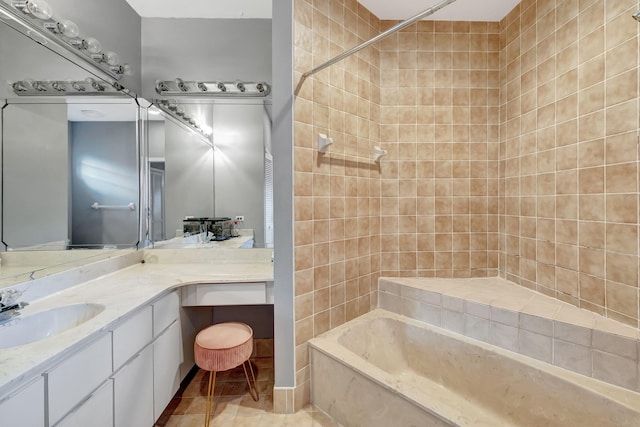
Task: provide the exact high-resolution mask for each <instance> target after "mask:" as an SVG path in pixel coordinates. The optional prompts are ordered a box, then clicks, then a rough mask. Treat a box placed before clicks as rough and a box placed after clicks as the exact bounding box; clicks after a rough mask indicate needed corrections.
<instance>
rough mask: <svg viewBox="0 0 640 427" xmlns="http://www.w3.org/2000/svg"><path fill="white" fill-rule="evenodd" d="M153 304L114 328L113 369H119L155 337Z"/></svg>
mask: <svg viewBox="0 0 640 427" xmlns="http://www.w3.org/2000/svg"><path fill="white" fill-rule="evenodd" d="M152 325H153V316H152V309H151V306H147V307H145V308H143V309H141V310H140V311H139V312H138V313H136V314H135V315H133V317H130V318H129V319H127V320H126V321H124V322H123V323H122V324H120V325H119V326H118V327H116V328H115V329H114V330H113V370H114V371H117V370H118V369H120V367H121V366H122V365H123V364H124V363H125V362H126V361H127V360H129V359H131V357H133V355H134V354H136V353H137V352H139V351H140V350H141V349H142V348H144V346H146V345H147V344H149V343H150V342H151V340H152V339H153V331H152V330H151V328H152Z"/></svg>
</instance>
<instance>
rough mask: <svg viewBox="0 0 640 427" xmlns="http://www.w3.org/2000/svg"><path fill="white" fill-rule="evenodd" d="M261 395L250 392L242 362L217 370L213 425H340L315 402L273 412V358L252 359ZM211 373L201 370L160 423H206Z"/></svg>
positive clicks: (172, 426) (164, 426) (168, 426)
mask: <svg viewBox="0 0 640 427" xmlns="http://www.w3.org/2000/svg"><path fill="white" fill-rule="evenodd" d="M251 362H252V364H253V369H254V373H255V375H256V379H257V383H258V384H257V386H258V390H259V392H260V399H259V400H258V401H257V402H256V401H254V400H253V398H252V397H251V396H250V394H249V389H248V387H247V381H246V379H245V376H244V370H243V369H242V366H239V367H237V368H234V369H231V370H228V371H223V372H218V373H216V387H215V396H214V401H213V417H212V419H211V426H212V427H218V426H223V427H245V426H248V427H280V426H282V427H338V426H339V425H338V424H337V423H336V422H335V421H333V420H332V419H331V418H330V417H328V416H327V415H325V414H324V413H322V412H320V411H318V410H317V409H315V408H314V407H313V406H312V405H307V406H305V407H304V408H303V409H302V410H301V411H299V412H298V413H296V414H287V415H284V414H274V413H273V384H274V381H275V378H274V369H273V358H272V357H265V358H256V359H252V361H251ZM208 381H209V373H208V372H207V371H203V370H198V371H197V372H196V374H195V375H194V377H193V378H192V379H191V381H190V383H189V384H188V385H186V386H183V388H181V389H180V390H179V391H178V393H177V394H176V397H175V398H174V399H173V400H172V401H171V404H170V405H169V406H168V407H167V409H166V410H165V413H163V414H162V416H161V417H160V419H159V420H158V423H156V426H157V427H202V426H203V425H204V413H205V410H206V396H207V384H208Z"/></svg>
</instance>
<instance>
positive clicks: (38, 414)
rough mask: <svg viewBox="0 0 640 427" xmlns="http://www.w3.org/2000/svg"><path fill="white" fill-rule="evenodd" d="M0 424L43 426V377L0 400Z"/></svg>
mask: <svg viewBox="0 0 640 427" xmlns="http://www.w3.org/2000/svg"><path fill="white" fill-rule="evenodd" d="M0 425H2V426H5V425H6V426H11V427H44V377H38V378H37V379H36V380H35V381H33V382H31V383H30V384H28V385H27V386H24V387H21V388H19V389H17V390H16V391H15V392H13V393H10V394H9V395H8V396H5V397H3V398H2V400H0Z"/></svg>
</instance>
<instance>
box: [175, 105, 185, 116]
mask: <svg viewBox="0 0 640 427" xmlns="http://www.w3.org/2000/svg"><path fill="white" fill-rule="evenodd" d="M176 114H178V115H179V116H182V115H184V106H183V105H178V107H177V108H176Z"/></svg>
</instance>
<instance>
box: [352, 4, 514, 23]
mask: <svg viewBox="0 0 640 427" xmlns="http://www.w3.org/2000/svg"><path fill="white" fill-rule="evenodd" d="M359 1H360V4H362V5H363V6H365V7H366V8H367V9H369V10H370V11H371V12H372V13H373V14H374V15H376V16H377V17H378V18H380V19H393V20H405V19H409V18H411V17H412V16H414V15H416V14H418V13H420V12H422V11H424V10H427V9H428V8H430V7H432V6H434V5H436V4H438V3H439V2H440V0H394V1H388V0H359ZM518 3H520V0H482V1H480V0H457V1H456V2H454V3H452V4H450V5H448V6H446V7H444V8H443V9H440V10H439V11H438V12H436V13H435V14H433V15H431V16H430V17H428V18H427V19H434V20H435V19H437V20H444V21H487V22H493V21H500V20H501V19H502V18H504V17H505V16H506V15H507V13H509V12H510V11H511V9H513V8H514V7H515V6H516V5H517V4H518Z"/></svg>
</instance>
